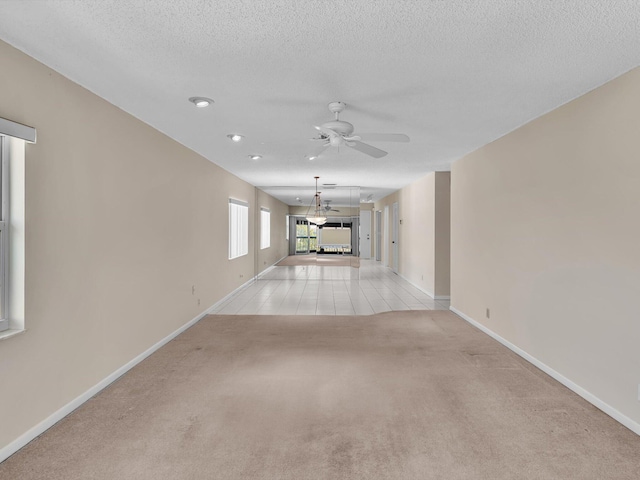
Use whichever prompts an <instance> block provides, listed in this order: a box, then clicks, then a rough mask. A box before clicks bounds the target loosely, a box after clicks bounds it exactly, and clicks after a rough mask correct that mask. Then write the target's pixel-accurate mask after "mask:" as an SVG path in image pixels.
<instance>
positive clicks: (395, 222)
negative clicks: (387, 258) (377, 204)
mask: <svg viewBox="0 0 640 480" xmlns="http://www.w3.org/2000/svg"><path fill="white" fill-rule="evenodd" d="M391 224H392V227H393V234H392V239H391V246H392V256H393V258H392V264H391V268H392V270H393V271H394V272H395V273H398V260H399V256H400V255H399V253H400V251H399V249H398V248H399V245H398V237H399V236H400V213H399V208H398V202H396V203H394V204H393V215H392V219H391Z"/></svg>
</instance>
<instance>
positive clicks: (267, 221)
mask: <svg viewBox="0 0 640 480" xmlns="http://www.w3.org/2000/svg"><path fill="white" fill-rule="evenodd" d="M270 246H271V212H269V209H268V208H264V207H261V208H260V249H261V250H262V249H265V248H269V247H270Z"/></svg>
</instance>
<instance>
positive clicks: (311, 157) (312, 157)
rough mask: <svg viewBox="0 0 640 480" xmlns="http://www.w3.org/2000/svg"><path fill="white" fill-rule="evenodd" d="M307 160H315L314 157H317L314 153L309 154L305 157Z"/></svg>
mask: <svg viewBox="0 0 640 480" xmlns="http://www.w3.org/2000/svg"><path fill="white" fill-rule="evenodd" d="M307 158H308V159H309V160H315V159H316V158H318V157H317V156H316V155H309V156H308V157H307Z"/></svg>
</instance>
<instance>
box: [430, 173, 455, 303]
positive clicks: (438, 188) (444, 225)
mask: <svg viewBox="0 0 640 480" xmlns="http://www.w3.org/2000/svg"><path fill="white" fill-rule="evenodd" d="M434 183H435V215H434V216H435V219H434V221H435V227H434V232H435V240H434V247H435V258H434V265H435V272H434V275H435V279H434V293H435V296H436V297H448V296H449V294H450V288H451V172H436V173H435V179H434Z"/></svg>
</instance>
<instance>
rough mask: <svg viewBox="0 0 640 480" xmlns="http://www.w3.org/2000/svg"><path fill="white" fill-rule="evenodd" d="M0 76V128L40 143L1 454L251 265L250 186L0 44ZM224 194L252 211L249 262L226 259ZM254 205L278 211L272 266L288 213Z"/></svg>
mask: <svg viewBox="0 0 640 480" xmlns="http://www.w3.org/2000/svg"><path fill="white" fill-rule="evenodd" d="M0 71H2V75H0V117H5V118H8V119H11V120H14V121H17V122H21V123H25V124H27V125H31V126H34V127H35V128H36V129H37V133H38V143H37V144H35V145H27V148H26V192H27V193H26V328H27V331H26V332H25V333H24V334H22V335H17V336H15V337H12V338H9V339H7V340H3V341H1V342H0V385H1V390H2V393H1V394H0V425H1V428H0V448H2V447H3V446H5V445H7V444H8V443H9V442H11V441H13V440H14V439H16V438H17V437H18V436H20V435H21V434H23V433H24V432H26V431H27V430H28V429H30V428H31V427H33V426H34V425H36V424H38V423H39V422H41V421H42V420H43V419H45V418H46V417H47V416H49V415H51V414H52V413H53V412H55V411H56V410H58V409H60V408H61V407H63V406H64V405H66V404H67V403H68V402H70V401H72V400H73V399H74V398H76V397H78V396H79V395H81V394H82V393H83V392H85V391H87V390H88V389H89V388H90V387H93V386H94V385H96V384H97V383H98V382H99V381H101V380H102V379H104V378H106V377H107V376H108V375H109V374H111V373H112V372H114V371H116V370H117V369H118V368H120V367H122V366H123V365H125V364H126V363H127V362H129V361H130V360H132V359H133V358H135V357H136V356H138V355H139V354H141V353H142V352H144V351H145V350H146V349H148V348H149V347H151V346H152V345H154V344H155V343H156V342H158V341H159V340H161V339H163V338H165V337H166V336H167V335H169V334H170V333H171V332H173V331H175V330H176V329H178V328H179V327H181V326H182V325H184V324H185V323H187V322H188V321H190V320H192V319H193V318H196V317H197V316H198V315H199V314H201V313H202V312H203V311H204V310H205V309H206V308H208V307H209V306H211V305H213V304H214V303H215V302H216V301H218V300H220V299H221V298H223V297H224V296H225V295H227V294H228V293H230V292H231V291H233V290H234V289H235V288H237V287H238V286H240V285H242V284H243V283H245V282H246V281H248V280H250V279H251V278H252V277H253V275H254V274H255V273H256V263H257V262H256V260H255V254H254V252H255V246H254V240H253V233H254V232H255V228H254V227H255V225H256V223H255V220H254V215H255V207H253V206H254V205H255V204H256V191H255V188H254V187H253V186H251V185H249V184H247V183H246V182H243V181H241V180H239V179H238V178H236V177H234V176H232V175H231V174H229V173H227V172H226V171H224V170H222V169H220V168H219V167H217V166H216V165H214V164H212V163H211V162H209V161H207V160H206V159H204V158H202V157H200V156H199V155H197V154H195V153H194V152H192V151H190V150H188V149H186V148H185V147H183V146H181V145H180V144H178V143H177V142H175V141H172V140H170V139H169V138H167V137H166V136H164V135H163V134H161V133H159V132H158V131H156V130H154V129H152V128H151V127H149V126H147V125H145V124H143V123H141V122H140V121H138V120H136V119H135V118H133V117H132V116H130V115H128V114H126V113H124V112H123V111H121V110H119V109H118V108H116V107H115V106H113V105H111V104H109V103H107V102H105V101H104V100H102V99H100V98H98V97H96V96H95V95H93V94H92V93H90V92H88V91H87V90H85V89H83V88H81V87H79V86H78V85H76V84H74V83H72V82H70V81H69V80H67V79H65V78H64V77H62V76H60V75H59V74H57V73H55V72H54V71H52V70H50V69H48V68H46V67H45V66H43V65H41V64H39V63H37V62H36V61H35V60H33V59H31V58H29V57H27V56H25V55H24V54H22V53H20V52H19V51H17V50H15V49H13V48H11V47H9V46H7V45H6V44H5V43H2V42H0ZM229 197H235V198H238V199H243V200H246V201H247V202H249V204H250V205H251V206H252V207H251V208H250V245H249V252H250V253H249V255H247V256H245V257H242V258H239V259H236V260H232V261H230V260H228V259H227V256H228V240H227V235H228V234H227V231H228V229H227V225H228V198H229ZM260 203H268V204H269V205H270V206H271V208H272V212H274V213H276V215H273V217H272V218H273V219H274V226H273V231H274V234H275V235H276V236H275V237H274V238H273V239H272V245H273V246H274V247H273V248H274V250H273V251H272V252H268V251H264V252H261V253H260V254H259V258H261V259H263V261H267V263H268V262H270V261H272V260H273V259H275V258H276V257H279V256H283V255H284V252H286V243H285V242H284V240H283V238H280V237H279V235H280V233H279V232H280V231H282V232H284V218H282V219H280V218H278V217H279V216H281V215H284V212H286V206H284V205H280V204H279V202H276V201H274V200H273V199H265V198H264V197H263V196H260ZM282 237H284V233H283V234H282ZM280 243H284V246H281V245H280ZM282 249H284V250H282ZM262 266H263V267H264V264H263V265H262ZM192 286H195V294H194V295H192ZM198 299H199V300H200V305H198Z"/></svg>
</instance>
